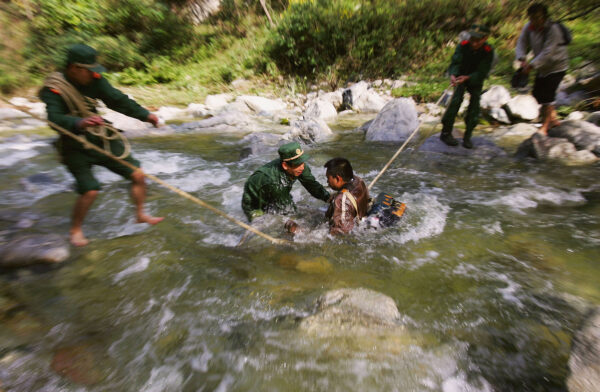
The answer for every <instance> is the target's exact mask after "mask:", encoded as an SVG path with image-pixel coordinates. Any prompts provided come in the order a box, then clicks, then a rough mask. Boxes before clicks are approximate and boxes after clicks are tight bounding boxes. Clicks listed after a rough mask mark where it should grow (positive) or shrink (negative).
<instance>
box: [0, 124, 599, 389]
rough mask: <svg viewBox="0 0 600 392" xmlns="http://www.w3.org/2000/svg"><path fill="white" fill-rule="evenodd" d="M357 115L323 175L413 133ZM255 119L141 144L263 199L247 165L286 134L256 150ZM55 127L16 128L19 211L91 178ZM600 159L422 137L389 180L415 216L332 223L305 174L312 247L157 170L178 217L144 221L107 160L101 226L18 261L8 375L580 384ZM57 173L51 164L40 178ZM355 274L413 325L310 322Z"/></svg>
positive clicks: (171, 168)
mask: <svg viewBox="0 0 600 392" xmlns="http://www.w3.org/2000/svg"><path fill="white" fill-rule="evenodd" d="M355 125H356V124H353V125H351V124H348V123H344V124H340V125H338V127H337V128H336V131H335V132H336V138H335V139H334V140H333V141H330V142H326V143H322V144H318V145H313V146H310V147H309V148H308V150H309V153H310V155H311V159H310V160H309V164H310V166H311V169H312V171H313V174H315V176H316V177H317V179H318V180H319V181H321V182H322V183H323V184H325V183H326V180H325V171H324V168H323V167H322V166H323V164H324V163H325V162H326V161H327V160H328V159H329V158H331V157H334V156H344V157H346V158H348V159H349V160H350V161H351V162H352V164H353V166H354V169H355V172H356V173H357V174H358V175H359V176H361V177H362V178H363V179H364V180H365V182H367V183H369V182H370V181H371V180H372V179H373V178H374V177H375V175H376V174H377V172H378V171H379V170H380V169H381V168H382V167H383V166H384V164H385V163H386V162H387V160H388V159H389V158H390V157H391V156H392V155H393V153H394V152H395V151H396V149H397V148H398V145H394V144H378V143H367V142H364V138H363V136H362V134H358V133H356V132H352V131H350V130H349V129H350V128H353V127H354V126H355ZM266 131H268V130H266ZM242 136H243V135H234V134H225V135H218V134H196V133H194V132H186V133H177V134H175V135H171V136H164V137H153V138H145V139H136V140H134V141H133V149H134V156H135V157H136V158H137V159H139V160H140V161H141V162H142V166H143V168H144V170H145V171H147V172H148V173H151V174H154V175H156V176H158V177H160V178H161V179H163V180H165V181H167V182H169V183H170V184H172V185H175V186H177V187H180V188H181V189H183V190H185V191H187V192H190V193H192V194H194V195H196V196H197V197H199V198H201V199H203V200H205V201H207V202H209V203H210V204H212V205H214V206H216V207H218V208H220V209H222V210H223V211H226V212H227V213H229V214H232V215H234V216H235V217H237V218H239V219H244V216H243V213H242V211H241V207H240V199H241V194H242V189H243V185H244V182H245V180H246V178H247V177H248V176H249V175H250V174H251V173H252V171H253V170H255V169H256V168H258V167H259V166H260V165H261V164H263V163H265V162H267V161H268V160H271V159H273V158H274V157H275V154H276V153H275V150H273V151H272V153H270V154H268V155H267V156H251V157H250V158H247V159H244V160H240V159H239V156H240V150H241V148H242V146H241V145H240V144H239V143H238V142H239V140H240V139H241V137H242ZM50 142H51V140H49V139H45V138H41V139H39V138H35V137H32V138H18V137H17V138H9V139H5V140H4V141H2V142H0V176H1V178H2V181H1V183H0V214H2V216H1V217H0V218H2V219H0V231H3V230H9V229H10V227H11V225H14V221H15V220H16V219H17V218H14V219H12V220H11V218H10V217H11V216H13V217H15V216H29V217H31V219H32V220H34V221H35V222H36V224H35V225H34V226H33V227H31V228H28V229H23V231H24V232H28V231H31V232H42V233H60V234H65V235H66V233H68V229H69V216H70V213H71V208H72V206H73V203H74V201H75V193H74V192H72V191H71V189H72V184H73V181H72V179H71V177H70V175H69V173H68V172H67V171H66V170H65V169H64V168H63V167H62V166H61V165H60V164H59V163H58V162H57V161H56V156H55V153H54V151H53V148H52V146H51V144H50ZM599 170H600V168H599V167H598V166H591V167H575V168H574V167H564V166H560V165H557V164H552V163H538V162H519V161H515V160H514V159H512V158H510V157H506V158H494V159H492V160H486V159H477V158H467V157H458V156H448V155H441V154H435V153H423V152H419V151H418V150H417V148H414V147H413V148H410V149H408V150H407V151H406V152H404V153H403V154H401V156H400V157H399V158H398V160H397V161H396V162H395V163H394V164H393V166H392V168H391V169H390V170H389V171H388V172H387V173H386V175H384V176H383V177H382V178H381V179H380V180H379V182H378V183H377V184H376V186H375V188H374V192H372V193H374V194H376V193H378V192H380V191H385V192H388V193H391V194H393V195H394V196H396V198H397V199H398V200H401V201H403V202H405V203H406V204H407V210H406V214H405V216H404V217H403V219H402V221H401V223H400V225H399V226H398V227H395V228H390V229H385V230H378V231H368V230H358V232H357V233H354V234H352V235H350V236H347V237H344V238H330V237H329V236H328V235H327V228H326V226H325V224H324V223H323V222H322V220H321V217H322V214H323V212H322V210H321V209H322V207H323V206H324V204H323V203H322V202H320V201H318V200H316V199H312V198H311V197H310V195H308V193H307V192H306V191H305V190H304V189H303V188H302V187H301V186H300V184H296V185H295V187H294V191H293V196H294V199H295V200H296V202H297V204H298V207H299V214H298V216H296V217H295V218H296V219H297V221H298V222H299V223H300V224H301V225H303V226H304V227H309V228H310V230H307V231H305V232H303V233H301V234H299V235H298V236H297V237H296V239H295V243H296V244H295V245H294V246H293V247H282V246H274V245H271V244H269V243H267V242H266V241H264V240H262V239H260V238H257V237H252V238H250V239H249V240H248V241H247V242H246V243H245V244H244V245H243V246H241V247H236V244H237V242H238V241H239V239H240V237H241V236H242V235H243V229H241V228H239V227H237V226H235V225H233V224H232V223H230V222H228V221H225V220H223V219H222V218H220V217H218V216H215V215H214V214H212V213H211V212H209V211H207V210H205V209H202V208H201V207H199V206H196V205H194V204H192V203H191V202H189V201H187V200H185V199H182V198H180V197H179V196H177V195H175V194H173V193H171V192H170V191H168V190H166V189H163V188H160V187H159V186H158V185H154V184H150V185H149V191H148V200H147V206H148V209H149V211H150V212H151V213H152V214H155V215H159V216H165V217H166V219H165V221H164V222H162V223H160V224H159V225H157V226H155V227H149V226H147V225H139V224H135V223H134V219H133V208H132V206H131V203H130V200H129V197H128V186H127V183H126V182H125V181H123V180H121V179H120V178H119V177H118V176H116V175H114V174H112V173H110V172H108V171H107V170H105V169H102V168H98V170H97V171H96V173H97V175H98V178H99V180H100V181H101V183H102V184H103V190H102V192H101V194H100V196H99V198H98V200H97V201H96V203H95V205H94V206H93V208H92V210H91V212H90V213H89V214H88V217H87V219H86V222H85V227H84V228H85V232H86V235H87V236H88V237H89V238H90V239H92V242H91V243H90V245H89V246H87V247H85V248H83V249H72V255H71V257H70V259H69V260H68V261H66V262H65V263H63V264H62V265H60V266H54V267H35V268H28V269H23V270H18V271H5V272H4V273H3V274H1V275H0V285H1V286H2V290H1V291H0V294H1V295H2V297H0V299H2V298H4V299H5V301H6V300H10V301H14V302H16V303H18V304H19V308H18V309H17V311H15V312H16V313H15V314H13V316H14V317H10V318H8V317H5V319H0V380H1V382H2V384H1V385H0V389H2V388H4V389H5V390H7V391H58V390H60V391H82V390H90V391H213V390H216V391H445V392H455V391H564V390H566V387H565V385H566V377H567V376H568V367H567V361H568V356H569V350H570V344H571V339H572V336H573V332H574V331H575V330H576V328H577V327H578V324H579V323H580V321H581V319H582V317H583V312H584V311H585V309H586V307H587V306H589V305H598V304H600V285H598V280H599V279H598V278H599V277H600V264H599V260H600V185H599V183H598V178H599V176H598V174H599ZM40 173H42V174H45V175H46V176H48V177H49V178H50V179H51V181H50V182H48V183H44V184H41V185H37V186H33V187H32V186H31V185H29V186H26V185H27V184H25V183H23V180H22V179H23V178H27V177H29V176H32V175H35V174H40ZM283 222H285V218H284V217H277V216H273V217H268V218H267V222H266V223H265V224H263V229H264V230H266V231H267V232H268V233H269V234H272V235H275V236H278V237H281V236H282V235H283V233H282V226H283ZM307 265H308V267H306V266H307ZM300 266H304V267H300ZM345 287H347V288H357V287H364V288H369V289H372V290H375V291H378V292H381V293H383V294H386V295H388V296H390V297H391V298H392V299H393V300H394V301H395V302H396V304H397V306H398V309H399V311H400V313H401V314H402V321H403V324H404V325H405V327H406V335H405V336H398V337H397V339H395V340H392V341H390V340H389V339H388V340H382V341H381V342H376V341H375V342H373V341H370V340H365V339H362V338H361V337H360V336H359V337H356V338H343V339H335V338H331V339H327V338H318V337H313V336H309V335H306V334H305V333H303V332H301V331H300V330H299V329H298V322H299V320H300V319H302V318H303V317H306V316H307V315H310V314H312V313H313V312H314V311H315V307H314V301H315V300H316V299H317V298H318V296H319V295H321V294H323V293H324V292H326V291H328V290H331V289H336V288H345ZM13 313H14V312H13ZM65 348H66V349H65ZM61 350H63V352H65V351H66V352H67V354H66V355H67V356H68V355H69V354H68V353H69V352H70V353H73V352H74V351H75V352H77V353H79V356H78V357H77V358H78V359H77V360H78V361H81V362H82V363H83V365H82V367H81V368H82V369H83V370H82V371H83V373H84V374H79V375H78V377H80V378H77V377H75V376H73V375H72V374H71V375H68V376H64V377H63V376H61V375H59V374H58V373H57V372H56V371H54V370H53V365H52V364H55V362H56V356H57V353H59V354H60V353H61ZM69 350H71V351H69ZM74 380H75V381H74ZM76 381H78V382H76Z"/></svg>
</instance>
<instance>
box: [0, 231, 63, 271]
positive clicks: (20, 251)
mask: <svg viewBox="0 0 600 392" xmlns="http://www.w3.org/2000/svg"><path fill="white" fill-rule="evenodd" d="M69 255H70V251H69V245H68V244H67V242H66V241H65V240H64V239H63V238H62V237H61V236H59V235H57V234H41V235H40V234H38V235H26V236H22V237H19V238H16V239H13V240H11V241H9V242H8V243H7V244H4V245H2V246H0V267H4V268H15V267H24V266H28V265H31V264H37V263H61V262H63V261H65V260H66V259H67V258H68V257H69Z"/></svg>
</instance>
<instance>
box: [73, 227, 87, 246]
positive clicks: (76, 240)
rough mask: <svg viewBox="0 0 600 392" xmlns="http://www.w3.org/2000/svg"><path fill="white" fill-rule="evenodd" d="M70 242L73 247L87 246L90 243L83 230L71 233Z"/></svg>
mask: <svg viewBox="0 0 600 392" xmlns="http://www.w3.org/2000/svg"><path fill="white" fill-rule="evenodd" d="M70 241H71V244H72V245H73V246H86V245H87V244H89V243H90V241H88V239H87V238H85V236H84V235H83V231H81V230H75V231H71V238H70Z"/></svg>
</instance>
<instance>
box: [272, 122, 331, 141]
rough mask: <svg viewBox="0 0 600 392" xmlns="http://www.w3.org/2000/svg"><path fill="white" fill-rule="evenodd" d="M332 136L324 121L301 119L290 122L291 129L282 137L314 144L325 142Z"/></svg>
mask: <svg viewBox="0 0 600 392" xmlns="http://www.w3.org/2000/svg"><path fill="white" fill-rule="evenodd" d="M332 135H333V132H332V131H331V128H329V126H328V125H327V124H326V123H325V121H323V120H321V119H318V118H302V119H299V120H295V121H292V124H291V129H290V130H289V132H288V133H286V134H285V135H284V136H283V137H284V139H286V140H296V141H299V142H303V143H316V142H321V141H324V140H327V139H328V138H330V137H331V136H332Z"/></svg>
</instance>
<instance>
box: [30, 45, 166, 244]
mask: <svg viewBox="0 0 600 392" xmlns="http://www.w3.org/2000/svg"><path fill="white" fill-rule="evenodd" d="M96 58H97V52H96V50H95V49H93V48H91V47H90V46H87V45H84V44H76V45H72V46H71V47H69V49H68V51H67V57H66V68H65V69H64V71H63V72H55V73H53V74H51V75H50V76H49V77H48V78H47V79H46V80H45V81H44V87H43V88H42V89H41V90H40V93H39V96H40V99H41V100H42V101H43V102H44V103H46V111H47V114H48V121H50V122H52V123H54V124H57V125H58V126H60V127H62V128H64V129H66V130H68V131H70V132H73V133H75V134H77V135H80V136H83V137H85V138H86V139H87V140H88V142H90V143H93V144H95V145H96V146H99V147H101V148H104V146H105V144H106V143H105V140H103V139H102V138H101V137H99V136H97V135H92V134H91V133H90V131H91V130H93V129H98V127H103V126H105V125H106V124H107V123H106V122H105V120H104V119H103V118H102V117H100V116H99V115H98V111H97V109H96V99H100V100H102V102H104V103H105V104H106V106H108V107H109V108H111V109H113V110H115V111H118V112H120V113H123V114H125V115H127V116H130V117H133V118H136V119H138V120H141V121H147V122H150V123H152V124H153V125H154V126H155V127H157V126H158V117H157V116H156V115H154V114H151V113H150V112H149V111H148V110H146V109H144V108H143V107H142V106H140V105H139V104H138V103H136V102H135V101H133V100H132V99H130V98H129V97H127V95H125V94H123V93H122V92H121V91H119V90H117V89H115V88H114V87H113V86H111V85H110V83H109V82H108V81H107V80H106V79H105V78H104V77H103V76H102V72H104V71H105V69H104V67H102V66H101V65H99V64H98V63H97V62H96ZM107 143H108V146H109V149H110V152H112V154H114V155H115V156H120V155H122V154H123V152H124V151H125V146H124V145H123V142H122V141H120V140H118V139H114V140H110V141H107ZM57 149H58V152H59V154H60V156H61V160H62V163H64V164H65V166H66V167H67V169H68V170H69V172H70V173H71V174H72V175H73V177H74V178H75V182H76V191H77V193H78V194H79V197H78V198H77V201H76V202H75V206H74V208H73V215H72V221H71V229H70V231H69V234H70V241H71V243H72V244H73V245H75V246H85V245H87V244H88V243H89V241H88V240H87V238H86V237H85V235H84V234H83V229H82V225H83V220H84V218H85V216H86V214H87V212H88V210H89V208H90V207H91V206H92V204H93V202H94V200H95V199H96V196H97V195H98V191H99V190H100V183H99V182H98V181H97V180H96V178H95V177H94V175H93V173H92V166H93V165H99V166H103V167H105V168H107V169H109V170H111V171H113V172H115V173H117V174H119V175H121V176H122V177H124V178H126V179H129V180H131V183H132V184H131V196H132V198H133V202H134V204H135V208H136V218H137V222H138V223H149V224H151V225H154V224H157V223H159V222H160V221H162V220H163V218H161V217H154V216H151V215H148V214H146V213H145V212H144V201H145V198H146V185H145V181H144V173H143V171H142V169H140V168H139V166H140V162H139V161H137V160H136V159H134V158H133V157H132V156H131V154H130V155H128V156H126V157H124V158H123V159H124V160H125V161H127V162H129V163H131V164H132V165H134V166H136V167H138V168H137V169H136V170H132V169H130V168H128V167H126V166H124V165H122V164H120V163H118V162H116V161H114V160H112V159H110V158H108V157H106V156H105V155H102V154H101V153H99V152H97V151H94V150H91V149H87V148H85V147H84V145H83V144H82V143H81V142H79V141H77V140H75V139H73V138H70V137H68V136H66V135H63V134H60V138H59V139H58V141H57Z"/></svg>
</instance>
